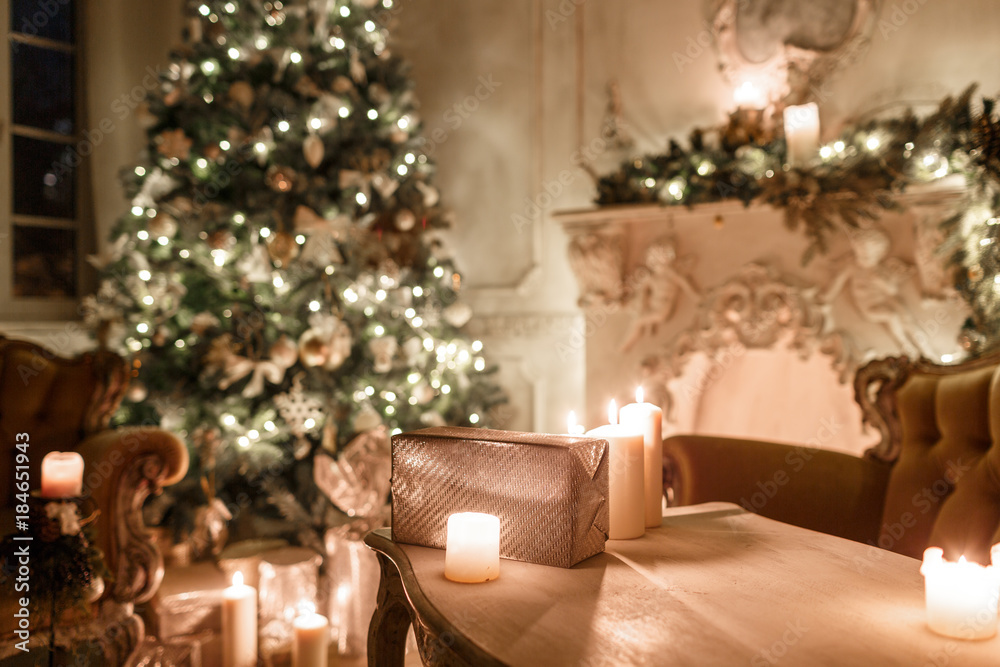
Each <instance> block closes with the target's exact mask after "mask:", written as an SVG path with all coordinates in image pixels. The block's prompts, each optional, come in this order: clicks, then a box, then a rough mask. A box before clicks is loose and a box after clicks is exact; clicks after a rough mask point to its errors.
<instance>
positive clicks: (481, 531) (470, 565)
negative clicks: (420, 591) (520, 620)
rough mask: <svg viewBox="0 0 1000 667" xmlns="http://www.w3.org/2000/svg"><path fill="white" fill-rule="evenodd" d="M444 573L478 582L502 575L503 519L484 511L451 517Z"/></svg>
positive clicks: (462, 580) (454, 577)
mask: <svg viewBox="0 0 1000 667" xmlns="http://www.w3.org/2000/svg"><path fill="white" fill-rule="evenodd" d="M444 576H445V577H447V578H448V579H451V580H452V581H458V582H461V583H464V584H475V583H479V582H482V581H490V580H491V579H496V578H497V577H499V576H500V519H499V518H497V517H495V516H493V515H492V514H483V513H481V512H459V513H457V514H452V515H451V516H449V517H448V536H447V542H446V545H445V554H444Z"/></svg>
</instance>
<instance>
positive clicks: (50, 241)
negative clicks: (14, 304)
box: [14, 225, 76, 297]
mask: <svg viewBox="0 0 1000 667" xmlns="http://www.w3.org/2000/svg"><path fill="white" fill-rule="evenodd" d="M14 296H44V297H75V296H76V232H74V231H73V230H72V229H52V228H48V227H22V226H19V225H15V226H14Z"/></svg>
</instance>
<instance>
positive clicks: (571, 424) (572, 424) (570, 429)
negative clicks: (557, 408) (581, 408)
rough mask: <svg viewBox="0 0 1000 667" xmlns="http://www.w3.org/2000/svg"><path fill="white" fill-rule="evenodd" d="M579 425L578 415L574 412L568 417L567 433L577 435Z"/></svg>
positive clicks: (570, 412)
mask: <svg viewBox="0 0 1000 667" xmlns="http://www.w3.org/2000/svg"><path fill="white" fill-rule="evenodd" d="M576 429H577V423H576V413H575V412H573V411H572V410H570V411H569V414H568V415H566V432H567V433H569V434H570V435H576Z"/></svg>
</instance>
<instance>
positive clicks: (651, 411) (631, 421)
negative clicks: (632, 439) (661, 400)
mask: <svg viewBox="0 0 1000 667" xmlns="http://www.w3.org/2000/svg"><path fill="white" fill-rule="evenodd" d="M642 399H643V393H642V387H639V388H638V389H636V390H635V403H629V404H628V405H626V406H624V407H623V408H622V411H621V417H620V419H621V423H622V426H625V427H627V428H631V429H632V430H633V431H639V432H640V433H642V442H643V449H644V452H643V470H644V473H645V478H644V479H645V482H644V486H645V496H646V504H645V508H646V528H653V527H655V526H659V525H660V524H661V523H662V522H663V500H662V498H663V410H661V409H660V408H658V407H657V406H655V405H653V404H652V403H644V402H643V400H642Z"/></svg>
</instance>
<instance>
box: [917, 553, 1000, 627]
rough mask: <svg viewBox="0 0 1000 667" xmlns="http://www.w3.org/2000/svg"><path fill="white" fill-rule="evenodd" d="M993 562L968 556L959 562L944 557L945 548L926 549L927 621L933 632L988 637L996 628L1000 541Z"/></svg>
mask: <svg viewBox="0 0 1000 667" xmlns="http://www.w3.org/2000/svg"><path fill="white" fill-rule="evenodd" d="M991 556H992V563H991V565H989V566H987V567H983V566H982V565H979V564H978V563H970V562H967V561H966V560H965V556H962V557H961V558H959V560H958V562H957V563H949V562H948V561H946V560H944V551H942V550H941V549H940V548H938V547H930V548H928V549H927V550H926V551H924V562H923V564H922V565H921V566H920V573H921V574H922V575H924V591H925V595H926V600H927V625H928V626H930V628H931V630H933V631H934V632H936V633H938V634H940V635H944V636H946V637H955V638H957V639H987V638H989V637H992V636H993V635H995V634H996V631H997V599H998V597H1000V544H996V545H994V546H993V549H992V553H991Z"/></svg>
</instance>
